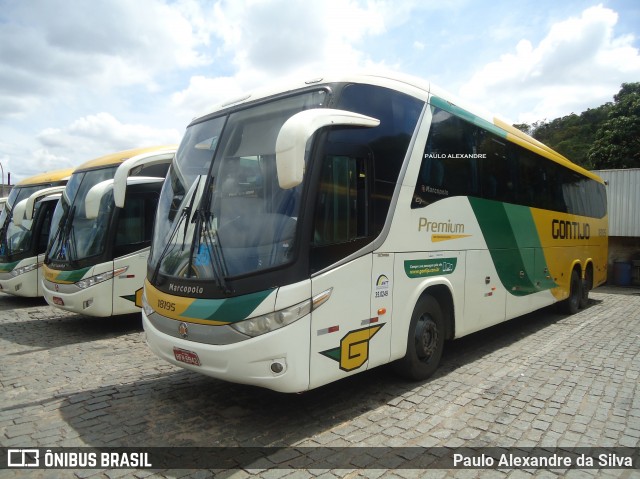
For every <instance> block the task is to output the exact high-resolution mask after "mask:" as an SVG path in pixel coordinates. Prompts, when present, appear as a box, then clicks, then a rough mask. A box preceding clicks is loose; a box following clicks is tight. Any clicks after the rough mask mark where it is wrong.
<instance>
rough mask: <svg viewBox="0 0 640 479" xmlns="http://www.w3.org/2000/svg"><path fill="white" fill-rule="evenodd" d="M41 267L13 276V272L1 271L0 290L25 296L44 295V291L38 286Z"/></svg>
mask: <svg viewBox="0 0 640 479" xmlns="http://www.w3.org/2000/svg"><path fill="white" fill-rule="evenodd" d="M39 269H40V268H36V269H34V270H31V271H28V272H26V273H23V274H20V275H18V276H12V275H11V273H1V274H0V291H1V292H3V293H7V294H11V295H14V296H23V297H25V298H35V297H38V296H42V291H39V288H38V270H39Z"/></svg>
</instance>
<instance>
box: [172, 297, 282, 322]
mask: <svg viewBox="0 0 640 479" xmlns="http://www.w3.org/2000/svg"><path fill="white" fill-rule="evenodd" d="M273 291H274V290H273V289H268V290H265V291H258V292H257V293H251V294H244V295H242V296H237V297H235V298H225V299H196V300H195V301H194V302H193V303H191V304H190V305H189V307H188V308H187V309H186V310H185V311H184V313H182V315H181V316H184V317H189V318H195V319H206V320H209V321H221V322H225V323H237V322H238V321H242V320H243V319H247V318H248V317H249V315H250V314H251V313H252V312H253V311H255V309H256V308H257V307H258V306H259V305H260V303H262V302H263V301H264V300H265V299H266V298H267V296H269V295H270V294H271V293H272V292H273Z"/></svg>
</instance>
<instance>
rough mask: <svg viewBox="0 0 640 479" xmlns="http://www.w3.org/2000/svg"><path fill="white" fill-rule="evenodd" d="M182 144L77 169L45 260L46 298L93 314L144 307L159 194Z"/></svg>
mask: <svg viewBox="0 0 640 479" xmlns="http://www.w3.org/2000/svg"><path fill="white" fill-rule="evenodd" d="M174 153H175V147H167V146H162V147H153V148H139V149H134V150H127V151H122V152H119V153H115V154H111V155H107V156H103V157H100V158H97V159H95V160H91V161H88V162H86V163H84V164H82V165H80V166H79V167H78V168H77V169H76V170H74V172H73V175H72V176H71V179H70V180H69V183H68V184H67V187H66V188H65V190H64V192H63V194H62V198H61V200H60V203H59V205H58V207H57V208H56V210H55V214H54V217H53V222H52V228H51V235H50V238H49V247H48V250H47V256H46V258H45V261H44V280H43V292H44V297H45V299H46V300H47V302H48V303H49V304H50V305H52V306H56V307H59V308H62V309H65V310H67V311H73V312H76V313H81V314H85V315H88V316H101V317H106V316H112V315H118V314H127V313H135V312H139V311H140V308H139V304H140V295H141V290H142V285H143V281H144V277H145V271H146V263H147V257H148V254H149V245H150V243H151V234H152V231H153V220H154V217H155V212H156V208H157V206H158V197H159V195H160V189H161V187H162V183H163V180H164V177H165V176H166V172H167V169H168V168H169V164H170V163H171V160H172V159H173V156H174Z"/></svg>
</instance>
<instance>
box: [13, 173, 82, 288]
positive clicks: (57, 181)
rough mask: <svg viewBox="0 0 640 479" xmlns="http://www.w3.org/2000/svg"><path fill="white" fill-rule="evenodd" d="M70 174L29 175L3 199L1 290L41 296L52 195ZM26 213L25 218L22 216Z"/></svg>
mask: <svg viewBox="0 0 640 479" xmlns="http://www.w3.org/2000/svg"><path fill="white" fill-rule="evenodd" d="M72 172H73V168H68V169H63V170H57V171H52V172H48V173H42V174H39V175H36V176H32V177H30V178H27V179H25V180H22V181H21V182H19V183H18V184H17V185H15V186H14V187H13V189H12V190H11V193H10V194H9V196H8V197H7V198H6V201H5V204H4V208H3V209H2V212H1V213H0V291H2V292H5V293H8V294H13V295H16V296H25V297H37V296H42V287H41V281H42V268H41V267H42V262H43V260H44V255H45V252H46V249H47V239H48V237H49V229H50V227H51V218H52V216H53V211H54V209H55V207H56V203H57V201H58V198H59V196H56V195H55V193H56V192H59V191H60V190H61V189H63V188H64V185H65V184H66V183H67V180H68V179H69V177H70V176H71V173H72ZM30 199H31V201H29V200H30ZM27 203H29V205H30V207H31V209H30V210H29V211H28V212H27V211H26V210H25V208H26V205H27ZM25 213H27V215H28V218H24V217H23V216H24V215H25Z"/></svg>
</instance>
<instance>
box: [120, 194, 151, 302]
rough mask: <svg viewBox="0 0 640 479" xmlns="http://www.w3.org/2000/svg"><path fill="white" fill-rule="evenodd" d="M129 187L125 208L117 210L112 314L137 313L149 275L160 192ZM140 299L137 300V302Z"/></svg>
mask: <svg viewBox="0 0 640 479" xmlns="http://www.w3.org/2000/svg"><path fill="white" fill-rule="evenodd" d="M134 188H135V187H131V186H130V187H129V189H128V190H127V194H126V201H125V204H124V207H123V208H119V209H118V219H117V225H116V228H115V240H114V250H113V251H114V255H113V256H114V260H113V269H114V271H115V272H116V274H115V276H114V278H113V314H125V313H128V312H136V311H138V309H137V308H136V307H140V304H138V303H139V296H140V293H137V290H138V289H141V287H142V281H143V279H144V277H145V275H146V272H147V258H148V256H149V247H150V244H151V236H152V234H153V221H154V217H155V212H156V208H157V205H158V194H159V192H158V191H157V188H156V191H146V192H141V191H135V190H134ZM136 298H137V299H138V301H137V300H136Z"/></svg>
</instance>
